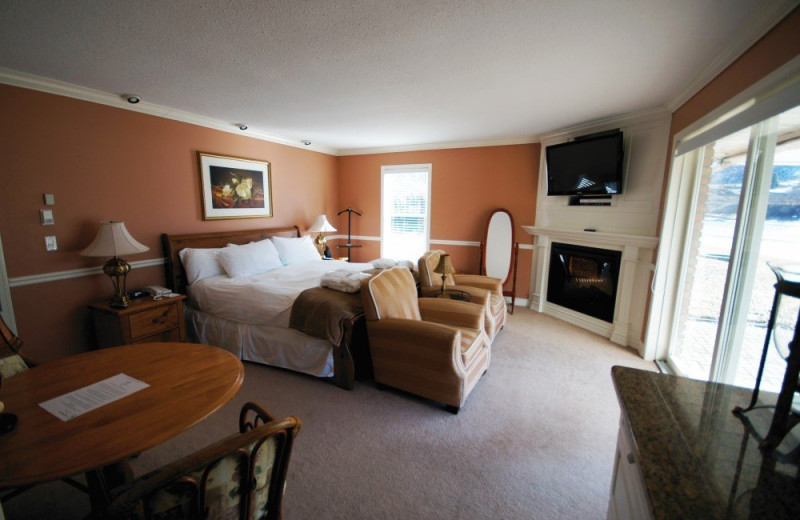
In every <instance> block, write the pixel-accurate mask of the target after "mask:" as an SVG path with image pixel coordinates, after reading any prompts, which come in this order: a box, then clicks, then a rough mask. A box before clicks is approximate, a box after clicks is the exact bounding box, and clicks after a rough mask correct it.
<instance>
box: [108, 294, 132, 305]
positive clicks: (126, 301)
mask: <svg viewBox="0 0 800 520" xmlns="http://www.w3.org/2000/svg"><path fill="white" fill-rule="evenodd" d="M130 304H131V299H130V298H129V297H128V295H127V294H123V295H122V296H120V295H118V294H115V295H114V297H113V298H111V299H110V300H109V301H108V305H109V307H114V308H115V309H124V308H125V307H127V306H128V305H130Z"/></svg>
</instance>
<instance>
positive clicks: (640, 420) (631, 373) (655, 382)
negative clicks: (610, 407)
mask: <svg viewBox="0 0 800 520" xmlns="http://www.w3.org/2000/svg"><path fill="white" fill-rule="evenodd" d="M611 372H612V379H613V380H614V386H615V387H616V390H617V396H618V398H619V402H620V409H621V411H620V412H621V413H620V432H619V439H618V442H617V454H616V457H615V465H614V475H613V478H612V486H611V499H610V501H609V508H608V518H609V519H614V520H623V519H626V518H636V519H642V518H653V519H656V520H661V519H664V520H666V519H670V520H671V519H675V518H680V519H682V520H689V519H703V520H713V519H754V518H769V519H770V520H779V519H794V520H796V519H797V518H800V478H799V477H800V467H799V466H798V464H797V460H796V459H795V460H794V461H793V462H787V461H786V460H779V459H780V457H781V456H784V455H786V454H788V452H789V451H790V450H791V449H792V448H793V447H795V448H796V447H797V446H796V444H797V442H798V440H797V439H795V440H794V441H787V444H786V445H783V446H779V449H778V450H776V452H774V453H770V452H765V451H762V450H761V449H760V448H759V440H760V438H763V436H764V435H766V432H767V431H768V430H769V425H770V421H771V419H772V408H769V407H767V408H761V409H757V410H752V411H750V412H748V413H747V414H746V415H745V418H744V419H742V418H740V417H739V416H737V415H734V414H733V409H734V407H736V406H746V405H747V404H748V403H749V402H750V397H751V391H750V390H749V389H746V388H739V387H735V386H731V385H723V384H718V383H706V382H703V381H696V380H693V379H687V378H682V377H676V376H670V375H664V374H658V373H654V372H647V371H644V370H637V369H633V368H626V367H613V368H612V370H611ZM776 400H777V395H775V394H771V393H767V392H761V393H760V395H759V404H760V405H774V404H775V401H776ZM792 443H793V444H792Z"/></svg>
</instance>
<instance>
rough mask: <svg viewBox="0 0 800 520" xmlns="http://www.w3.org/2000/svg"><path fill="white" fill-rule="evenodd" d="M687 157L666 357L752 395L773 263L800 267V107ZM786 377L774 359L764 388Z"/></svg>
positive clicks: (770, 358)
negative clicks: (751, 388) (736, 386)
mask: <svg viewBox="0 0 800 520" xmlns="http://www.w3.org/2000/svg"><path fill="white" fill-rule="evenodd" d="M686 155H687V157H683V158H682V161H681V164H684V165H685V168H686V169H687V172H684V173H685V174H686V177H687V179H686V183H685V186H684V189H683V192H682V194H681V196H682V197H684V198H686V199H688V200H687V202H686V206H687V211H686V213H685V215H686V218H685V222H684V223H683V224H684V229H682V230H679V231H680V232H679V233H676V236H679V237H680V240H678V241H677V243H676V244H675V245H674V246H673V247H680V249H681V254H680V255H677V257H678V258H680V262H679V263H680V269H677V270H675V275H674V276H673V279H674V282H675V283H676V284H677V290H676V291H675V297H676V301H675V307H674V310H675V311H674V313H673V314H672V323H671V332H670V334H669V336H670V338H671V341H670V342H669V349H668V352H667V359H668V361H669V364H670V365H671V366H672V367H673V369H675V370H676V371H677V372H679V373H681V374H683V375H686V376H689V377H693V378H697V379H709V380H713V381H720V382H726V383H731V384H736V385H739V386H746V387H752V386H753V384H754V381H755V374H756V371H757V369H758V363H759V358H760V354H761V351H762V347H763V344H764V338H765V333H766V324H767V318H768V317H769V312H770V309H771V306H772V298H773V295H774V288H773V286H774V284H775V277H774V275H773V274H772V272H771V271H770V268H769V264H768V263H770V262H771V263H778V264H787V263H797V262H800V108H794V109H791V110H789V111H787V112H784V113H783V114H781V115H779V116H776V117H773V118H770V119H767V120H765V121H761V122H760V123H758V124H756V125H753V126H752V127H750V128H747V129H745V130H741V131H738V132H735V133H733V134H731V135H728V136H726V137H723V138H721V139H717V140H716V141H714V142H712V143H710V144H707V145H705V146H703V147H702V148H698V149H695V150H692V151H690V152H687V154H686ZM783 371H784V364H783V360H782V359H780V358H779V357H778V356H777V355H776V354H774V353H770V355H769V356H768V364H767V368H766V372H765V376H764V381H763V382H762V388H765V389H772V390H777V389H778V387H779V385H780V381H781V380H782V377H783Z"/></svg>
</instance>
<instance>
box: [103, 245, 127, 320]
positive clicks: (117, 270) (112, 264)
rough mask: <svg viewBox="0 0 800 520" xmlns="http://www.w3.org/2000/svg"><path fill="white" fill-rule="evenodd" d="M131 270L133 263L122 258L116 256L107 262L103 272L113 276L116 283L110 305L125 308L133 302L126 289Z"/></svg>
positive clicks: (112, 279) (113, 281)
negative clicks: (126, 279) (126, 281)
mask: <svg viewBox="0 0 800 520" xmlns="http://www.w3.org/2000/svg"><path fill="white" fill-rule="evenodd" d="M130 271H131V265H130V264H129V263H128V262H126V261H125V260H123V259H122V258H120V257H118V256H115V257H114V258H112V259H111V260H109V261H108V262H106V263H105V265H104V266H103V272H104V273H105V274H107V275H108V276H109V278H111V283H112V284H113V285H114V297H113V298H111V300H109V302H108V305H109V306H111V307H114V308H116V309H124V308H125V307H127V306H128V305H130V303H131V299H130V298H128V295H127V294H126V291H125V278H126V277H127V276H128V273H129V272H130Z"/></svg>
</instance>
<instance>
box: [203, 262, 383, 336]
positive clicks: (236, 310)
mask: <svg viewBox="0 0 800 520" xmlns="http://www.w3.org/2000/svg"><path fill="white" fill-rule="evenodd" d="M372 268H373V267H372V264H362V263H349V262H343V261H340V260H319V261H316V260H311V261H307V262H299V263H296V264H290V265H287V266H284V267H279V268H277V269H273V270H272V271H269V272H267V273H263V274H258V275H254V276H241V277H237V278H229V277H227V276H225V275H220V276H212V277H211V278H206V279H203V280H200V281H198V282H195V283H194V284H192V285H191V286H190V287H189V296H190V298H191V299H192V302H193V305H194V306H195V307H196V308H198V309H200V310H202V311H203V312H207V313H209V314H213V315H214V316H217V317H219V318H223V319H226V320H230V321H234V322H239V323H245V324H248V325H271V326H275V327H285V328H286V327H289V316H290V315H291V311H292V304H293V303H294V300H295V299H296V298H297V296H298V295H299V294H300V293H301V292H303V291H305V290H306V289H311V288H312V287H319V285H320V280H321V279H322V276H323V275H324V274H325V273H328V272H330V271H336V270H347V271H366V270H368V269H372Z"/></svg>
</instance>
